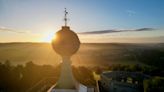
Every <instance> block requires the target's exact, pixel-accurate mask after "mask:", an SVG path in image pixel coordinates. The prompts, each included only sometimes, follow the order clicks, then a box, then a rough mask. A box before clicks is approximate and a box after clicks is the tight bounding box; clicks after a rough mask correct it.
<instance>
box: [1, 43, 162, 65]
mask: <svg viewBox="0 0 164 92" xmlns="http://www.w3.org/2000/svg"><path fill="white" fill-rule="evenodd" d="M145 55H146V56H145ZM151 58H153V59H151ZM6 60H9V61H10V62H11V63H12V64H14V65H16V64H25V63H26V62H29V61H33V62H34V63H36V64H41V65H42V64H51V65H54V66H55V65H58V64H59V63H60V61H61V58H60V56H59V55H58V54H56V53H55V52H54V51H53V49H52V47H51V44H49V43H1V44H0V62H2V63H3V62H4V61H6ZM163 60H164V44H128V43H83V44H81V46H80V49H79V51H78V52H77V53H76V54H75V55H73V57H72V61H73V64H74V65H76V66H81V65H85V66H97V65H99V66H100V65H102V66H106V65H111V64H140V65H145V64H153V63H152V62H157V61H159V62H160V64H163V63H162V62H161V61H163Z"/></svg>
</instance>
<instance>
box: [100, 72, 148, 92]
mask: <svg viewBox="0 0 164 92" xmlns="http://www.w3.org/2000/svg"><path fill="white" fill-rule="evenodd" d="M147 78H149V76H147V75H144V74H142V73H136V72H126V71H114V72H104V73H102V74H101V80H100V81H99V83H98V84H99V89H100V92H144V87H143V80H144V79H147Z"/></svg>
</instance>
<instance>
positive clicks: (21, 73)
mask: <svg viewBox="0 0 164 92" xmlns="http://www.w3.org/2000/svg"><path fill="white" fill-rule="evenodd" d="M93 71H94V72H96V73H97V74H101V73H102V72H103V71H130V72H142V73H145V74H148V75H150V76H163V75H164V74H163V73H161V72H162V70H160V69H159V68H156V67H154V66H141V65H138V64H136V65H121V64H116V65H110V66H108V67H102V66H95V67H85V66H72V72H73V74H74V76H75V78H76V80H77V81H78V82H80V83H82V84H84V85H87V86H95V80H94V76H93ZM59 75H60V65H58V66H57V67H54V66H51V65H36V64H34V63H33V62H32V61H30V62H27V63H26V64H25V65H24V66H23V65H17V66H13V65H11V64H10V61H8V60H7V61H6V62H5V63H3V64H2V63H0V92H25V91H26V90H28V89H29V88H31V87H35V84H37V83H38V82H39V81H41V80H43V79H45V78H48V77H56V79H57V78H58V77H59ZM54 81H55V82H56V81H57V80H54ZM149 81H150V82H149ZM149 81H148V82H147V83H150V85H148V86H149V88H151V87H152V86H151V84H152V83H154V82H153V80H149ZM152 85H154V84H152ZM155 85H159V83H158V82H155ZM162 85H163V84H162ZM153 87H154V86H153ZM153 87H152V88H153ZM37 88H40V86H39V87H37ZM154 89H155V87H154ZM148 90H150V89H148ZM147 92H150V91H147ZM151 92H152V91H151Z"/></svg>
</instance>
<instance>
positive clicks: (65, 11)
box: [64, 8, 68, 26]
mask: <svg viewBox="0 0 164 92" xmlns="http://www.w3.org/2000/svg"><path fill="white" fill-rule="evenodd" d="M64 9H65V10H64V22H65V26H67V21H68V19H67V15H68V12H67V9H66V8H64Z"/></svg>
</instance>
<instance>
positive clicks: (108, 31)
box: [78, 28, 155, 34]
mask: <svg viewBox="0 0 164 92" xmlns="http://www.w3.org/2000/svg"><path fill="white" fill-rule="evenodd" d="M153 30H155V29H154V28H139V29H127V30H115V29H113V30H100V31H90V32H81V33H78V34H107V33H116V32H127V31H130V32H133V31H153Z"/></svg>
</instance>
